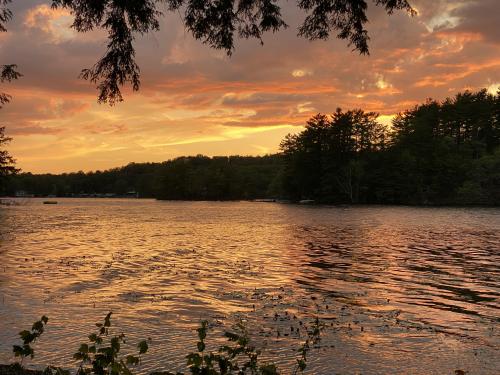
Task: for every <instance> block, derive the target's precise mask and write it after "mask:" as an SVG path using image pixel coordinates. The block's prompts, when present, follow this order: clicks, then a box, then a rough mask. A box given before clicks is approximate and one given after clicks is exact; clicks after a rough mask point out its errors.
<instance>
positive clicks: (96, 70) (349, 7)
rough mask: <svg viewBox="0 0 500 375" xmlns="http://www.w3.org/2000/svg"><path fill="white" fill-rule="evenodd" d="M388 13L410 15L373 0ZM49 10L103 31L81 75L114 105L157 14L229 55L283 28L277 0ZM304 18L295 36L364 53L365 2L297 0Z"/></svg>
mask: <svg viewBox="0 0 500 375" xmlns="http://www.w3.org/2000/svg"><path fill="white" fill-rule="evenodd" d="M10 2H11V0H0V30H1V31H5V23H6V22H7V21H8V20H10V18H11V17H12V13H11V12H10V11H9V9H8V8H7V5H8V4H9V3H10ZM372 3H374V4H375V5H376V6H381V7H383V8H384V9H385V10H386V12H387V13H388V14H391V13H392V12H394V11H395V10H404V11H406V12H408V13H410V14H414V13H415V12H414V10H413V9H412V7H411V6H410V4H409V3H408V0H372ZM52 7H54V8H65V9H68V10H69V11H70V12H71V13H72V14H73V16H74V17H75V20H74V23H73V25H72V27H73V28H74V29H75V30H77V31H79V32H88V31H91V30H94V29H103V30H105V31H106V32H107V33H108V44H107V49H106V52H105V54H104V56H103V57H102V58H101V59H99V61H98V62H97V63H96V64H95V65H94V66H92V67H91V68H88V69H84V70H82V72H81V74H80V77H81V78H84V79H87V80H89V81H90V82H92V83H94V84H96V85H97V89H98V91H99V94H98V101H99V102H100V103H104V102H107V103H109V104H111V105H113V104H114V103H116V102H119V101H122V100H123V97H122V93H121V91H120V88H121V87H122V86H123V85H124V84H127V83H128V84H131V86H132V88H133V90H135V91H136V90H138V89H139V86H140V68H139V66H138V65H137V63H136V61H135V49H134V41H135V36H136V35H137V34H139V35H141V34H146V33H148V32H151V31H155V30H158V29H159V27H160V22H159V19H160V17H161V16H162V15H163V12H162V10H163V9H166V10H167V11H169V12H178V13H179V14H180V15H181V16H182V20H183V23H184V26H185V27H186V29H187V30H189V31H190V32H191V33H192V35H193V36H194V37H195V38H196V39H198V40H201V41H203V42H204V43H206V44H208V45H210V46H211V47H213V48H216V49H222V50H225V51H226V52H227V53H228V54H229V55H231V53H232V52H233V50H234V42H235V38H237V37H239V38H256V39H258V40H260V41H261V42H262V35H263V34H264V33H265V32H268V31H272V32H276V31H278V30H280V29H282V28H286V27H287V26H288V25H287V24H286V22H285V20H284V19H283V17H282V14H281V7H280V5H279V1H278V0H206V1H202V0H127V1H118V0H52ZM297 7H298V8H299V9H300V10H301V11H302V12H304V13H305V14H306V17H305V19H304V22H303V23H302V25H301V26H300V27H299V29H298V35H299V36H302V37H305V38H307V39H310V40H314V39H327V38H328V37H329V36H330V34H332V33H334V34H335V36H336V37H337V38H339V39H343V40H347V42H348V44H349V46H353V48H354V50H356V51H358V52H360V53H361V54H367V53H368V40H369V37H368V33H367V31H366V29H365V24H366V22H368V19H367V16H366V11H367V7H368V5H367V1H365V0H297Z"/></svg>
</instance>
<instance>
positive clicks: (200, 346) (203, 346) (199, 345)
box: [197, 341, 205, 352]
mask: <svg viewBox="0 0 500 375" xmlns="http://www.w3.org/2000/svg"><path fill="white" fill-rule="evenodd" d="M197 346H198V351H199V352H202V351H204V350H205V343H204V342H203V341H198V344H197Z"/></svg>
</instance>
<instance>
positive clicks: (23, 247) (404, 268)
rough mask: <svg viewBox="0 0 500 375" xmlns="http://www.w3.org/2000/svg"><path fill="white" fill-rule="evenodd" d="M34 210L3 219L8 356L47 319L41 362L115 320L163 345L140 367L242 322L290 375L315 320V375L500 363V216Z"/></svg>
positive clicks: (176, 356) (123, 205) (86, 205)
mask: <svg viewBox="0 0 500 375" xmlns="http://www.w3.org/2000/svg"><path fill="white" fill-rule="evenodd" d="M25 203H26V204H23V205H21V206H15V207H9V208H5V209H2V210H1V211H0V216H1V218H0V220H1V228H2V229H1V235H2V242H1V247H0V254H1V256H2V270H1V272H0V298H1V301H2V303H1V309H0V327H1V330H0V362H8V361H9V360H10V359H11V355H10V350H11V345H12V344H14V343H16V340H17V338H16V334H17V332H18V331H19V330H21V329H24V328H27V327H29V326H30V324H31V323H32V322H33V321H34V320H35V319H36V318H39V316H40V315H41V314H46V315H48V316H49V318H50V322H49V326H48V328H47V332H46V334H44V337H43V338H42V340H41V341H40V343H39V344H38V345H37V350H36V351H37V357H36V358H35V361H34V363H33V364H34V365H37V364H40V362H42V363H43V364H47V363H46V362H47V361H50V363H51V364H55V365H63V366H70V365H74V362H73V361H72V359H71V355H72V354H73V352H74V351H75V350H76V349H77V347H78V344H79V343H80V342H84V341H85V338H86V336H87V335H88V334H89V333H91V332H92V330H93V329H94V328H93V327H94V323H95V322H97V321H99V320H100V319H101V318H102V317H103V316H104V315H105V314H106V313H107V312H108V311H111V310H112V311H113V312H114V313H115V318H116V319H115V322H114V323H116V325H117V327H119V329H120V331H123V332H125V333H127V334H128V335H129V337H130V341H131V342H135V341H138V340H139V339H142V338H145V337H151V338H152V339H153V345H152V351H151V354H150V355H148V356H147V357H146V358H145V362H144V368H143V371H147V370H152V369H155V370H162V369H166V368H164V365H165V363H167V362H169V361H171V362H172V363H173V365H174V367H176V366H178V365H179V364H180V363H182V362H183V355H185V354H186V353H187V351H188V350H193V349H194V345H195V339H194V335H195V333H194V332H193V329H194V328H195V326H196V325H197V324H198V322H199V321H200V320H201V319H209V320H210V321H211V322H212V324H213V327H214V328H213V330H212V331H211V332H210V337H212V338H218V337H220V332H221V331H222V330H224V329H227V328H230V327H231V324H232V323H233V322H235V321H236V320H237V319H240V318H243V319H245V320H246V324H247V325H248V326H249V328H250V329H251V331H252V332H253V336H254V337H253V338H254V340H255V342H256V343H257V344H258V345H259V346H261V345H262V346H266V347H267V348H266V350H265V353H266V355H267V356H268V357H270V358H272V359H273V360H277V361H278V362H279V363H280V364H281V365H282V367H283V368H289V367H290V364H293V362H294V359H293V356H294V355H295V353H294V351H293V349H294V348H297V347H298V346H299V345H300V343H301V340H302V339H303V336H301V337H298V335H296V334H295V333H294V332H296V331H295V327H299V326H300V323H299V322H302V321H304V322H307V321H308V319H310V318H311V317H313V316H315V315H319V316H320V317H321V318H322V321H323V322H324V323H325V325H326V328H325V331H324V333H323V339H322V342H321V347H320V348H318V349H317V350H316V351H314V352H312V353H311V363H310V365H311V367H310V369H311V371H312V372H311V373H315V374H331V373H334V372H340V373H358V372H362V373H436V374H440V373H453V371H454V370H455V369H464V370H469V371H471V373H484V374H491V373H494V372H495V371H496V369H497V368H499V367H500V361H499V360H498V358H499V357H500V356H499V346H500V336H499V333H498V322H499V315H500V314H499V311H500V302H499V295H500V271H499V268H498V264H499V262H500V250H499V243H500V211H499V210H498V209H445V208H439V209H432V208H408V207H396V208H391V207H356V208H333V207H301V206H293V205H280V204H266V203H247V202H233V203H221V202H216V203H207V202H196V203H187V202H156V201H149V200H91V199H87V200H76V199H64V200H60V202H59V204H58V205H55V206H50V207H49V206H43V205H42V204H41V201H39V200H29V201H26V202H25ZM292 328H294V329H293V330H292ZM56 348H57V350H56ZM37 361H40V362H37ZM177 368H178V367H177ZM169 369H172V367H170V368H169Z"/></svg>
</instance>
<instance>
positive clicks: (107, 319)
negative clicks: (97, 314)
mask: <svg viewBox="0 0 500 375" xmlns="http://www.w3.org/2000/svg"><path fill="white" fill-rule="evenodd" d="M112 314H113V313H112V312H110V313H108V315H106V317H105V318H104V327H111V315H112Z"/></svg>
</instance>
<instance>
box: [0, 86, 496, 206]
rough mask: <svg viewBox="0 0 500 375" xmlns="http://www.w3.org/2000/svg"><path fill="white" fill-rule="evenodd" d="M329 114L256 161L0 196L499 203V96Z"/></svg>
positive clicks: (222, 161) (116, 173)
mask: <svg viewBox="0 0 500 375" xmlns="http://www.w3.org/2000/svg"><path fill="white" fill-rule="evenodd" d="M377 117H378V114H377V113H373V112H364V111H362V110H360V109H357V110H349V111H346V112H344V111H342V110H341V109H337V110H336V111H335V112H334V113H333V114H332V115H331V116H326V115H322V114H318V115H316V116H314V117H312V118H311V119H310V120H309V121H308V122H307V124H306V126H305V129H304V131H302V132H301V133H299V134H296V135H289V136H287V137H286V138H285V139H284V140H283V141H282V142H281V153H279V154H276V155H269V156H263V157H242V156H231V157H213V158H209V157H206V156H196V157H181V158H177V159H173V160H170V161H167V162H164V163H143V164H129V165H127V166H126V167H122V168H116V169H111V170H108V171H104V172H100V171H97V172H90V173H83V172H78V173H70V174H62V175H50V174H45V175H33V174H30V173H24V174H20V175H18V176H16V177H13V178H11V180H10V182H9V183H8V184H7V185H6V186H5V188H4V192H6V193H9V194H13V193H14V192H15V191H20V190H23V191H26V192H28V193H33V194H36V195H57V196H71V195H73V194H106V193H113V194H117V195H123V194H126V193H127V192H132V191H133V192H138V193H139V195H140V196H141V197H154V198H158V199H185V200H200V199H202V200H231V199H255V198H273V199H274V198H283V199H291V200H294V201H299V200H314V201H316V202H320V203H375V204H378V203H380V204H435V205H437V204H489V205H499V204H500V93H498V94H497V95H491V94H488V93H487V92H486V91H485V90H483V91H479V92H475V93H472V92H465V93H461V94H458V95H456V96H455V97H453V98H450V99H447V100H445V101H444V102H437V101H434V100H428V101H427V102H426V103H424V104H422V105H418V106H416V107H414V108H413V109H410V110H407V111H405V112H402V113H400V114H399V115H398V116H396V118H395V119H394V120H393V123H392V126H390V127H387V126H384V125H382V124H380V123H378V122H377Z"/></svg>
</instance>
